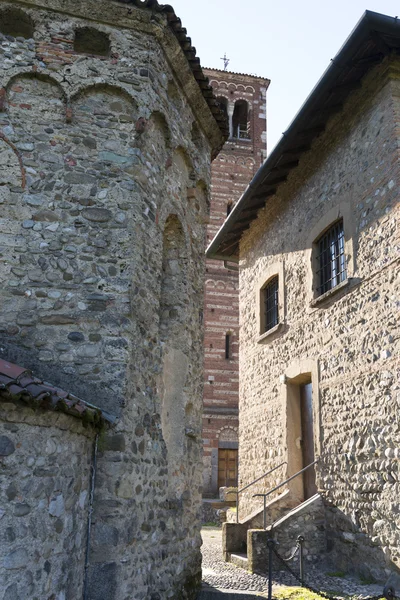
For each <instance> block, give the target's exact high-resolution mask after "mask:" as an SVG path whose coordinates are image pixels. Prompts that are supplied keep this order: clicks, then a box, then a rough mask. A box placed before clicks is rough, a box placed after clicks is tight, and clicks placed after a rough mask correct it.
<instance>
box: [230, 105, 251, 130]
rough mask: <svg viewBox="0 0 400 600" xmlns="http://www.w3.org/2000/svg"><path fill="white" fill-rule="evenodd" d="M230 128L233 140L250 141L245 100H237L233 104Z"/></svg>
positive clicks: (247, 110) (247, 107)
mask: <svg viewBox="0 0 400 600" xmlns="http://www.w3.org/2000/svg"><path fill="white" fill-rule="evenodd" d="M232 126H233V137H234V138H240V139H245V140H249V139H250V121H249V106H248V104H247V102H246V100H237V102H236V103H235V110H234V111H233V119H232Z"/></svg>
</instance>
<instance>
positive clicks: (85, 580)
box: [83, 433, 99, 600]
mask: <svg viewBox="0 0 400 600" xmlns="http://www.w3.org/2000/svg"><path fill="white" fill-rule="evenodd" d="M98 442H99V434H98V433H97V434H96V437H95V440H94V445H93V458H92V467H91V469H92V477H91V480H90V496H89V510H88V522H87V535H86V554H85V573H84V578H83V600H87V597H88V593H89V588H88V572H89V557H90V535H91V531H92V513H93V501H94V484H95V480H96V469H97V446H98Z"/></svg>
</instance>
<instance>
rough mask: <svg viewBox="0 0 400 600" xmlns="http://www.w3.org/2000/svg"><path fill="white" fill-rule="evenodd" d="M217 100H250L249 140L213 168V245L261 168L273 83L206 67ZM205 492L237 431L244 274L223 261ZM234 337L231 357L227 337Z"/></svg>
mask: <svg viewBox="0 0 400 600" xmlns="http://www.w3.org/2000/svg"><path fill="white" fill-rule="evenodd" d="M205 74H206V75H207V76H208V77H209V79H210V84H211V85H212V87H213V90H214V94H215V96H216V97H217V98H219V99H221V98H224V99H225V100H227V101H228V102H229V103H230V105H231V109H233V106H234V104H235V102H237V101H240V100H246V102H247V103H248V107H249V115H250V118H249V122H250V128H249V139H237V138H232V137H231V138H229V140H228V141H227V142H226V143H225V145H224V147H223V149H222V151H221V152H220V154H219V155H218V157H217V158H216V159H215V160H214V161H213V163H212V167H211V204H210V222H209V224H208V226H207V241H208V242H210V241H211V240H212V239H213V237H214V235H215V234H216V233H217V231H218V229H219V228H220V227H221V225H222V223H223V222H224V221H225V219H226V217H227V212H228V210H227V209H228V206H229V207H230V209H232V208H233V206H234V205H235V204H236V202H237V201H238V200H239V198H240V196H241V195H242V193H243V192H244V190H245V189H246V187H247V185H248V184H249V183H250V181H251V179H252V178H253V177H254V175H255V173H256V171H257V169H258V168H259V167H260V166H261V163H262V161H263V160H264V158H265V153H266V94H267V89H268V86H269V83H270V82H269V80H268V79H263V78H260V77H254V76H251V75H244V74H239V73H231V72H226V71H219V70H218V69H206V70H205ZM204 325H205V337H204V413H203V462H204V472H203V482H204V484H203V494H205V495H207V496H213V497H218V448H219V441H220V440H219V436H220V434H221V432H222V431H227V430H228V429H229V428H232V429H234V430H235V431H237V430H238V426H239V418H238V395H239V276H238V273H237V271H234V270H229V269H227V268H225V266H224V264H223V263H222V262H221V261H216V260H207V263H206V281H205V306H204ZM228 333H229V334H230V336H231V352H230V357H229V358H226V354H225V336H226V334H228Z"/></svg>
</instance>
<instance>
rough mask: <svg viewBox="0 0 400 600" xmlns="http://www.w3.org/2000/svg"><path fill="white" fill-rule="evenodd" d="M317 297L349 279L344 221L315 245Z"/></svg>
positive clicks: (338, 222) (327, 232) (332, 228)
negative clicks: (345, 251)
mask: <svg viewBox="0 0 400 600" xmlns="http://www.w3.org/2000/svg"><path fill="white" fill-rule="evenodd" d="M315 245H316V250H317V255H316V265H317V295H318V296H321V295H322V294H325V293H326V292H328V291H329V290H331V289H332V288H334V287H336V286H337V285H339V283H341V282H342V281H345V279H346V278H347V270H346V257H345V253H344V230H343V219H341V220H340V221H337V223H335V224H334V225H332V227H330V228H329V229H328V230H327V231H326V232H325V233H324V234H323V235H322V236H321V237H319V238H318V239H317V241H316V243H315Z"/></svg>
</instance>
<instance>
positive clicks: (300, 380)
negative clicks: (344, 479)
mask: <svg viewBox="0 0 400 600" xmlns="http://www.w3.org/2000/svg"><path fill="white" fill-rule="evenodd" d="M286 373H287V374H286V379H285V382H284V388H283V390H282V391H283V398H284V402H285V406H286V415H285V417H286V443H287V463H288V467H287V474H288V477H291V476H292V475H295V474H296V473H298V472H299V471H301V470H302V469H304V467H307V466H308V465H310V464H311V463H313V462H314V460H315V453H318V454H319V453H320V425H319V419H320V416H319V415H320V412H319V393H318V368H317V363H316V362H315V361H312V360H307V359H306V360H304V361H298V362H296V363H294V364H293V366H291V367H289V368H288V369H287V371H286ZM289 490H290V496H291V499H292V501H293V503H294V505H296V504H300V503H301V502H304V500H308V499H309V498H311V497H312V496H314V495H315V494H316V493H317V492H318V489H317V485H316V469H315V465H313V466H312V467H310V468H309V469H307V470H306V471H304V473H302V475H299V476H297V477H295V478H294V479H292V481H291V482H289Z"/></svg>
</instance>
